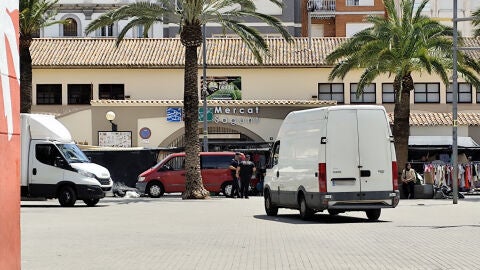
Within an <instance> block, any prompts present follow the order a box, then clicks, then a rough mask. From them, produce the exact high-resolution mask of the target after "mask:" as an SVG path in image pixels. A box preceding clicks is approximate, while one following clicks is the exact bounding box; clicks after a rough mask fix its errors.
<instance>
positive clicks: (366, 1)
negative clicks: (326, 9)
mask: <svg viewBox="0 0 480 270" xmlns="http://www.w3.org/2000/svg"><path fill="white" fill-rule="evenodd" d="M374 5H375V1H374V0H347V2H346V6H347V7H348V6H362V7H365V6H374Z"/></svg>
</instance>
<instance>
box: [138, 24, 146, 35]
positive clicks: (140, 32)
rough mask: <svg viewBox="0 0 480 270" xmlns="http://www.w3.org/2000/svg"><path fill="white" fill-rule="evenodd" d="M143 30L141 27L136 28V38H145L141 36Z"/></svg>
mask: <svg viewBox="0 0 480 270" xmlns="http://www.w3.org/2000/svg"><path fill="white" fill-rule="evenodd" d="M144 29H145V28H144V26H143V25H139V26H138V27H137V37H145V36H143V30H144Z"/></svg>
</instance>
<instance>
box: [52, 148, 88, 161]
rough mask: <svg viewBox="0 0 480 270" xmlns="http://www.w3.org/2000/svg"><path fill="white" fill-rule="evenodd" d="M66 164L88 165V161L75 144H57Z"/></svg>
mask: <svg viewBox="0 0 480 270" xmlns="http://www.w3.org/2000/svg"><path fill="white" fill-rule="evenodd" d="M57 146H58V149H60V151H61V152H62V154H63V156H64V157H65V159H66V160H67V161H68V163H89V162H90V160H89V159H88V158H87V156H85V154H84V153H83V152H82V150H80V148H78V146H77V145H76V144H57Z"/></svg>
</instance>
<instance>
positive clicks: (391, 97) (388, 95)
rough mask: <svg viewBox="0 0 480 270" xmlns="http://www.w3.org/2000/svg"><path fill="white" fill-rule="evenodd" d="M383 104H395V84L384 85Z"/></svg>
mask: <svg viewBox="0 0 480 270" xmlns="http://www.w3.org/2000/svg"><path fill="white" fill-rule="evenodd" d="M382 103H395V90H394V89H393V83H382Z"/></svg>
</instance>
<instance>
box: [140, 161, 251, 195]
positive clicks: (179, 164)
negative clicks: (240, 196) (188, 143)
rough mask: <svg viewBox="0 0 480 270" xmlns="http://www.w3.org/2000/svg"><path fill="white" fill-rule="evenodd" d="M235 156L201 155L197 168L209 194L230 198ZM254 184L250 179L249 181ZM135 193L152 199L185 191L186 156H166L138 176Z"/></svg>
mask: <svg viewBox="0 0 480 270" xmlns="http://www.w3.org/2000/svg"><path fill="white" fill-rule="evenodd" d="M234 157H235V152H201V153H200V166H201V173H202V179H203V186H204V187H205V188H206V189H207V190H208V191H210V192H215V193H220V192H222V193H223V194H224V195H225V196H230V193H231V190H232V174H231V172H230V169H229V168H228V166H230V163H231V162H232V159H233V158H234ZM252 180H253V179H252ZM136 187H137V189H138V190H139V191H140V192H141V193H143V194H146V195H148V196H150V197H152V198H158V197H160V196H162V195H163V194H164V193H176V192H184V191H185V153H175V154H171V155H168V156H167V157H166V158H165V159H163V160H162V161H160V162H159V163H158V164H157V165H155V166H154V167H152V168H150V169H148V170H147V171H145V172H143V173H142V174H140V176H139V177H138V182H137V184H136Z"/></svg>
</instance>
